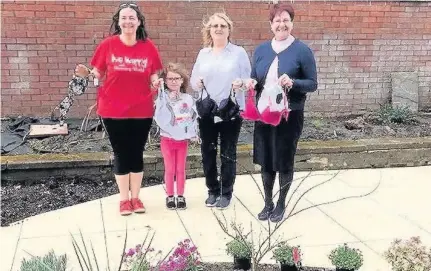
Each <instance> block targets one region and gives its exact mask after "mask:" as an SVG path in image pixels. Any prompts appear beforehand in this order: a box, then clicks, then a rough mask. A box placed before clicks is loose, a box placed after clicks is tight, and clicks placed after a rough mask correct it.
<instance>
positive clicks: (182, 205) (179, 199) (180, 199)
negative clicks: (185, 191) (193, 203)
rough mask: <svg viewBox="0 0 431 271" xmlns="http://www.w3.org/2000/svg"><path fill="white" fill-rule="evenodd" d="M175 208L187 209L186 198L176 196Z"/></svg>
mask: <svg viewBox="0 0 431 271" xmlns="http://www.w3.org/2000/svg"><path fill="white" fill-rule="evenodd" d="M177 209H181V210H184V209H187V204H186V199H185V198H184V197H183V196H178V197H177Z"/></svg>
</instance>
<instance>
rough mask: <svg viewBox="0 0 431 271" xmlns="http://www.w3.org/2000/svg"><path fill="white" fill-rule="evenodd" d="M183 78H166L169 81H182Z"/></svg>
mask: <svg viewBox="0 0 431 271" xmlns="http://www.w3.org/2000/svg"><path fill="white" fill-rule="evenodd" d="M182 79H183V78H182V77H168V78H166V80H167V81H169V82H176V81H180V80H182Z"/></svg>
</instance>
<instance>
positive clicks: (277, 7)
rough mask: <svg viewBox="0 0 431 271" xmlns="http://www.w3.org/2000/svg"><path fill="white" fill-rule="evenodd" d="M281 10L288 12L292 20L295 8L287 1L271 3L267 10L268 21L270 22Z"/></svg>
mask: <svg viewBox="0 0 431 271" xmlns="http://www.w3.org/2000/svg"><path fill="white" fill-rule="evenodd" d="M283 11H286V12H287V13H289V15H290V19H291V20H292V22H293V19H294V18H295V10H294V9H293V7H292V5H290V4H287V3H281V4H275V5H273V6H272V7H271V8H270V10H269V21H270V22H272V21H273V20H274V17H275V15H277V14H278V13H281V12H283Z"/></svg>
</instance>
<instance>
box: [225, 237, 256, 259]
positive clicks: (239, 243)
mask: <svg viewBox="0 0 431 271" xmlns="http://www.w3.org/2000/svg"><path fill="white" fill-rule="evenodd" d="M226 247H227V248H226V252H227V254H228V255H230V256H232V257H235V258H238V259H250V258H251V254H252V253H251V252H252V244H251V242H250V241H247V240H242V239H241V237H237V238H235V239H233V240H232V241H230V242H229V243H227V244H226Z"/></svg>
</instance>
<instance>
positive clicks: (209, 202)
mask: <svg viewBox="0 0 431 271" xmlns="http://www.w3.org/2000/svg"><path fill="white" fill-rule="evenodd" d="M218 200H219V197H218V196H217V195H214V194H210V195H209V196H208V198H207V199H206V201H205V205H206V206H207V207H214V206H216V204H217V201H218Z"/></svg>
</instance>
